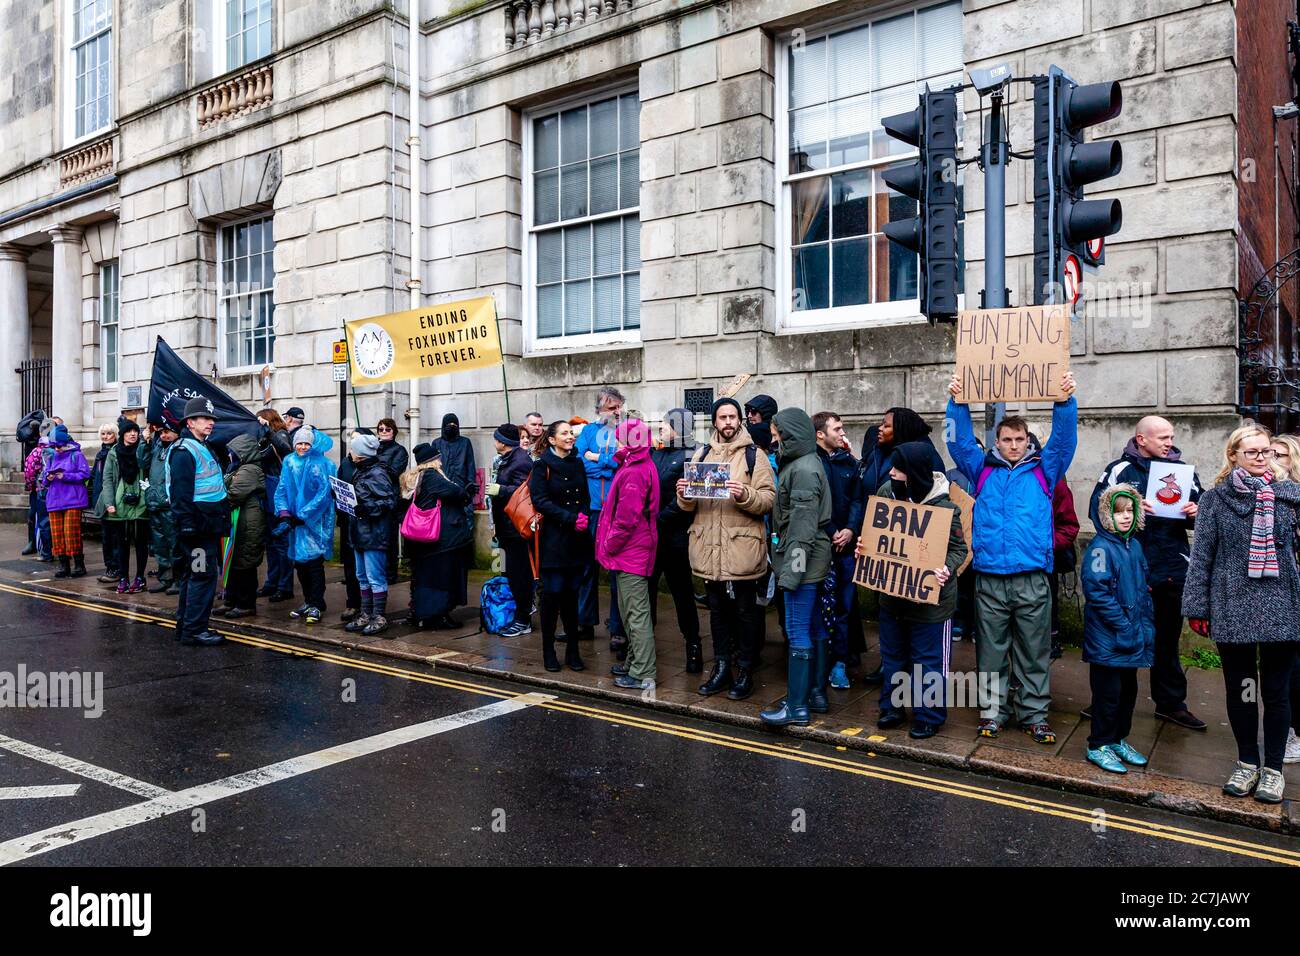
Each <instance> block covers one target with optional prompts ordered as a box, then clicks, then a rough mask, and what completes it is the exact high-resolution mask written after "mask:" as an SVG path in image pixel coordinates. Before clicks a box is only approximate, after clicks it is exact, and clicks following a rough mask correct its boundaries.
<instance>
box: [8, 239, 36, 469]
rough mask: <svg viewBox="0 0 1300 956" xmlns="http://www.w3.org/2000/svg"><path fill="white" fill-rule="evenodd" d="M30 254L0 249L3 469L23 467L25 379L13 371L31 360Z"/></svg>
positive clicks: (20, 249) (10, 247) (14, 248)
mask: <svg viewBox="0 0 1300 956" xmlns="http://www.w3.org/2000/svg"><path fill="white" fill-rule="evenodd" d="M29 255H30V252H29V251H28V250H27V249H24V248H23V247H22V246H15V245H12V244H10V243H4V244H3V245H0V428H3V429H4V431H3V432H0V435H2V436H3V441H0V466H3V467H5V468H15V467H20V466H21V465H22V460H21V459H22V446H21V445H19V444H18V442H16V441H14V436H13V431H14V428H15V427H17V425H18V420H19V419H20V418H22V417H23V416H24V415H25V414H27V413H28V412H29V411H31V409H30V408H23V407H22V406H23V382H22V376H21V375H20V374H19V373H18V372H16V371H14V370H15V369H17V368H18V367H19V366H20V365H21V364H22V362H23V361H24V360H25V359H29V358H31V350H32V324H31V313H30V312H29V311H28V305H27V257H28V256H29Z"/></svg>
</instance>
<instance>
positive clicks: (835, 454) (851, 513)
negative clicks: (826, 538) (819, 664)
mask: <svg viewBox="0 0 1300 956" xmlns="http://www.w3.org/2000/svg"><path fill="white" fill-rule="evenodd" d="M812 422H813V430H814V432H815V433H816V436H817V458H818V460H819V461H820V462H821V465H822V471H824V472H825V473H826V481H827V482H828V483H829V485H830V489H831V528H830V531H831V546H832V548H833V549H834V550H833V551H832V553H831V560H832V562H833V566H834V569H835V627H834V629H833V630H832V631H831V665H832V666H831V673H830V678H829V679H830V684H831V686H832V687H835V688H837V689H839V690H845V689H847V688H848V687H849V675H848V672H847V670H846V668H847V667H848V663H849V612H850V611H851V610H852V608H853V598H854V596H855V594H856V592H857V585H856V584H854V583H853V568H854V564H855V563H856V561H857V556H856V554H855V551H854V548H855V544H856V542H857V540H858V531H859V529H860V528H861V527H862V515H863V513H864V512H863V508H864V505H865V501H866V499H865V498H864V497H863V496H862V494H861V489H860V488H859V486H858V463H857V461H856V460H855V459H854V457H853V455H852V454H851V453H850V452H849V450H848V449H847V448H845V447H844V423H843V421H842V420H841V419H840V417H839V416H838V415H836V414H835V413H834V412H818V413H817V414H816V415H814V416H813V419H812Z"/></svg>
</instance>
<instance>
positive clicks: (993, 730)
mask: <svg viewBox="0 0 1300 956" xmlns="http://www.w3.org/2000/svg"><path fill="white" fill-rule="evenodd" d="M1001 729H1002V725H1001V724H999V723H998V722H997V721H996V720H993V719H992V718H989V717H985V718H983V719H982V720H981V721H980V723H979V735H980V736H981V737H989V738H992V737H996V736H997V735H998V732H999V731H1000V730H1001Z"/></svg>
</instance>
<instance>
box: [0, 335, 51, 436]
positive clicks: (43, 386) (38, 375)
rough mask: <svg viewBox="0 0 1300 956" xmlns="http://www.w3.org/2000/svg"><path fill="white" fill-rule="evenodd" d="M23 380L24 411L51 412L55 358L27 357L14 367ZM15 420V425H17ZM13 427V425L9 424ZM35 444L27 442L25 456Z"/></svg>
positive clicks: (26, 412) (27, 412) (25, 413)
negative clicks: (39, 410) (40, 410)
mask: <svg viewBox="0 0 1300 956" xmlns="http://www.w3.org/2000/svg"><path fill="white" fill-rule="evenodd" d="M14 371H15V372H17V373H18V374H19V375H21V376H22V380H23V410H22V413H23V414H24V415H27V414H29V413H31V412H34V411H36V409H38V408H39V409H42V410H44V412H45V413H46V414H47V415H48V414H50V402H51V396H52V392H53V383H54V360H53V359H25V360H24V361H23V363H22V364H21V365H20V366H19V367H18V368H16V369H14ZM17 424H18V423H17V422H14V423H13V425H17ZM9 427H13V426H9ZM33 447H34V444H27V445H25V446H24V447H23V457H24V458H25V457H27V453H28V452H30V451H31V450H32V448H33Z"/></svg>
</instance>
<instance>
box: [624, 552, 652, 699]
mask: <svg viewBox="0 0 1300 956" xmlns="http://www.w3.org/2000/svg"><path fill="white" fill-rule="evenodd" d="M614 573H615V574H617V575H618V613H619V616H620V617H621V618H622V619H623V628H624V630H626V631H627V640H628V647H627V673H628V676H630V677H635V678H636V679H637V680H654V679H655V629H654V625H653V624H652V623H650V579H649V578H646V577H642V576H641V575H639V574H629V573H628V572H626V571H615V572H614Z"/></svg>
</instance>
